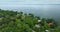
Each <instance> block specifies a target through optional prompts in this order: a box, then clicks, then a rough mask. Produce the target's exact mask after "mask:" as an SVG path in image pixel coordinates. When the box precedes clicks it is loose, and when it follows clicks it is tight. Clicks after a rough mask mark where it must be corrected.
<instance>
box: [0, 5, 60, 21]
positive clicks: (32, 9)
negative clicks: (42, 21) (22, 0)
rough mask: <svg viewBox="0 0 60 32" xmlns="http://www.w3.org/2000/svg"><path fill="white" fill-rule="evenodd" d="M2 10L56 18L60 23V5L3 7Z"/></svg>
mask: <svg viewBox="0 0 60 32" xmlns="http://www.w3.org/2000/svg"><path fill="white" fill-rule="evenodd" d="M0 8H1V9H7V10H8V9H9V10H16V11H23V12H25V13H33V14H34V15H36V16H40V17H48V18H54V19H57V21H60V5H20V6H8V7H7V6H3V7H0Z"/></svg>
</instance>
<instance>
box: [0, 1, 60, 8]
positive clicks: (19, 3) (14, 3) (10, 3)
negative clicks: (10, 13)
mask: <svg viewBox="0 0 60 32" xmlns="http://www.w3.org/2000/svg"><path fill="white" fill-rule="evenodd" d="M37 4H39V5H40V4H60V0H0V7H2V6H22V5H23V6H24V5H37Z"/></svg>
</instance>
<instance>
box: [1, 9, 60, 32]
mask: <svg viewBox="0 0 60 32" xmlns="http://www.w3.org/2000/svg"><path fill="white" fill-rule="evenodd" d="M0 32H60V27H59V25H58V22H57V21H55V20H54V19H52V18H41V17H40V16H35V15H34V14H32V13H24V12H22V11H20V12H18V11H13V10H12V11H10V10H2V9H0Z"/></svg>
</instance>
